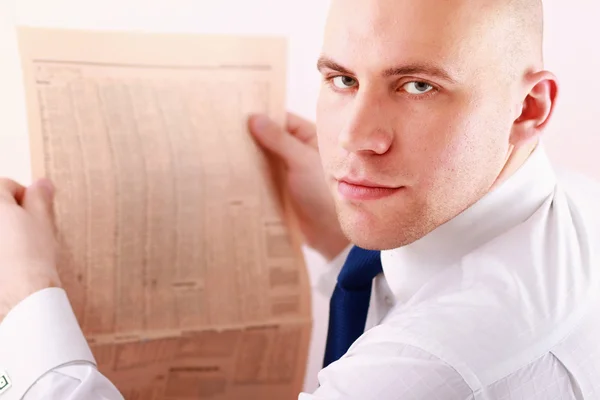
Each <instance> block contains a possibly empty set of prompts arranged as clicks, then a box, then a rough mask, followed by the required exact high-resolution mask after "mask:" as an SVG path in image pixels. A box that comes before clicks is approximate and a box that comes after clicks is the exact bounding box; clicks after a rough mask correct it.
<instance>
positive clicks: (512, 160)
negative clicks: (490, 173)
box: [490, 140, 539, 190]
mask: <svg viewBox="0 0 600 400" xmlns="http://www.w3.org/2000/svg"><path fill="white" fill-rule="evenodd" d="M538 144H539V141H538V140H533V141H531V142H529V143H525V144H522V145H521V146H519V147H515V146H512V145H511V148H510V150H509V152H508V155H507V157H506V163H505V164H504V168H502V171H500V174H499V175H498V178H497V179H496V181H495V182H494V184H493V185H492V187H491V189H490V190H493V189H495V188H496V187H497V186H498V185H500V184H501V183H502V182H504V181H506V180H507V179H508V178H510V177H511V176H513V175H514V173H515V172H517V171H518V170H519V168H521V167H522V166H523V164H524V163H525V161H527V159H528V158H529V156H530V155H531V153H533V151H534V150H535V149H536V147H537V146H538Z"/></svg>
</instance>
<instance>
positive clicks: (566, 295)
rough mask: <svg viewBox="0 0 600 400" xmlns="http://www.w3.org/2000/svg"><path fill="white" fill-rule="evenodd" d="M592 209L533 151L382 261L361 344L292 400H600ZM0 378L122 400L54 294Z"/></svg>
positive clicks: (24, 315) (12, 394) (18, 311)
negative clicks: (475, 198) (469, 202)
mask: <svg viewBox="0 0 600 400" xmlns="http://www.w3.org/2000/svg"><path fill="white" fill-rule="evenodd" d="M573 179H575V180H573ZM558 182H560V183H558ZM598 200H600V187H599V186H598V185H596V184H595V183H592V182H589V181H587V180H585V179H583V178H580V177H573V176H569V177H566V178H565V177H561V179H560V180H559V179H557V178H556V176H555V174H554V172H553V169H552V167H551V165H550V163H549V161H548V160H547V158H546V156H545V153H544V151H543V150H542V149H541V148H538V149H537V150H536V151H535V152H534V153H533V155H532V156H531V157H530V159H529V160H528V161H527V162H526V163H525V165H524V166H523V167H522V168H521V169H520V170H519V171H517V173H516V174H515V175H513V176H512V177H511V178H510V179H509V180H507V181H506V182H505V183H503V184H502V185H500V186H499V187H497V188H496V189H494V190H493V191H492V192H491V193H489V194H488V195H487V196H485V197H484V198H483V199H481V200H480V201H479V202H477V203H476V204H475V205H474V206H472V207H470V208H469V209H468V210H466V211H465V212H464V213H462V214H461V215H459V216H458V217H456V218H454V219H453V220H451V221H450V222H448V223H446V224H444V225H443V226H441V227H439V228H438V229H436V230H435V231H433V232H432V233H430V234H429V235H427V236H426V237H424V238H422V239H421V240H419V241H417V242H415V243H413V244H411V245H409V246H405V247H403V248H400V249H395V250H391V251H384V252H382V255H381V257H382V264H383V270H384V274H383V275H381V276H380V277H378V278H376V279H375V281H374V286H375V288H374V292H373V297H372V301H371V307H370V310H369V317H368V320H367V328H368V329H367V331H366V332H365V334H364V335H363V336H362V337H361V338H359V339H358V340H357V341H356V342H355V343H354V345H353V346H352V347H351V348H350V350H349V351H348V353H347V354H346V355H345V356H344V357H342V358H341V359H340V360H339V361H337V362H335V363H333V364H331V365H330V366H329V367H327V368H325V369H324V370H322V371H321V373H320V374H319V382H320V387H319V388H318V389H317V391H316V392H315V393H314V394H301V395H300V399H301V400H325V399H327V400H330V399H361V400H370V399H373V400H375V399H377V400H388V399H390V400H391V399H402V400H406V399H418V400H423V399H443V400H454V399H456V400H466V399H477V400H479V399H489V400H492V399H493V400H504V399H506V400H508V399H510V400H517V399H524V400H525V399H526V400H553V399H556V400H568V399H578V400H580V399H586V400H588V399H600V298H599V297H600V290H599V289H600V288H599V282H600V259H599V255H598V249H599V248H600V232H599V229H600V206H598V205H597V204H598ZM346 254H347V252H346V253H344V254H343V255H342V256H340V258H339V259H338V260H337V262H336V263H337V268H338V269H339V267H340V266H341V262H342V261H343V259H344V258H345V255H346ZM335 272H336V271H335V268H334V269H332V270H331V271H330V274H329V275H330V276H335V275H336V273H335ZM331 285H333V282H330V285H329V286H331ZM325 290H331V287H328V288H326V289H325ZM0 371H5V373H6V376H7V377H8V378H9V379H10V381H11V383H12V387H10V388H8V389H6V388H5V389H0V400H17V399H21V398H24V399H25V400H41V399H50V400H84V399H85V400H117V399H122V397H121V395H120V394H119V393H118V391H117V390H116V389H114V387H113V386H112V384H111V383H110V382H109V381H108V380H106V379H105V378H104V377H103V376H102V375H101V374H100V373H99V372H98V371H97V370H96V369H95V366H94V359H93V357H92V355H91V353H90V351H89V348H88V347H87V344H86V342H85V340H84V339H83V336H82V334H81V331H80V330H79V327H78V325H77V323H76V321H75V318H74V316H73V313H72V311H71V309H70V306H69V303H68V301H67V298H66V296H65V294H64V291H62V290H61V289H46V290H44V291H41V292H38V293H36V294H34V295H32V296H31V297H29V298H28V299H26V300H25V301H23V302H22V303H21V304H19V306H17V307H16V308H15V309H14V310H13V311H11V313H10V314H9V315H8V316H7V318H6V319H5V320H4V322H3V323H2V324H1V325H0ZM1 373H2V372H0V374H1ZM1 387H2V378H1V377H0V388H1ZM3 390H4V392H3ZM24 394H25V397H23V395H24ZM282 400H283V399H282Z"/></svg>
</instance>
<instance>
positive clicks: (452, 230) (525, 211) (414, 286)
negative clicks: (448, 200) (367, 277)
mask: <svg viewBox="0 0 600 400" xmlns="http://www.w3.org/2000/svg"><path fill="white" fill-rule="evenodd" d="M555 185H556V177H555V175H554V171H553V168H552V165H551V164H550V161H549V159H548V157H547V156H546V153H545V151H544V150H543V148H542V146H541V145H539V146H538V147H537V148H536V149H535V150H534V151H533V153H532V154H531V155H530V156H529V158H528V159H527V161H525V163H524V164H523V165H522V166H521V168H519V169H518V170H517V171H516V172H515V173H514V174H513V175H512V176H511V177H510V178H508V179H507V180H506V181H504V182H503V183H501V184H500V185H498V186H497V187H496V188H495V189H493V190H492V191H490V192H489V193H488V194H486V195H485V196H484V197H482V198H481V199H480V200H479V201H478V202H476V203H475V204H474V205H472V206H471V207H469V208H468V209H466V210H465V211H463V212H462V213H461V214H459V215H458V216H456V217H455V218H453V219H452V220H450V221H448V222H447V223H445V224H443V225H441V226H440V227H438V228H437V229H435V230H434V231H432V232H430V233H429V234H428V235H426V236H424V237H423V238H421V239H419V240H417V241H416V242H414V243H411V244H409V245H407V246H404V247H400V248H397V249H393V250H386V251H382V252H381V261H382V265H383V272H384V275H385V278H386V281H387V284H388V286H389V288H390V289H391V291H392V292H393V294H394V297H395V298H396V300H397V301H400V302H405V301H407V300H408V299H409V298H410V297H412V296H413V295H414V294H415V293H416V292H417V291H418V290H419V289H420V288H421V287H422V286H423V284H425V282H426V281H427V280H429V279H431V278H432V277H433V276H434V275H435V274H436V273H438V272H439V271H440V270H441V269H443V268H445V267H447V266H450V265H452V264H454V263H456V262H457V261H458V260H460V259H461V258H462V257H464V256H465V255H466V254H468V253H470V252H472V251H473V250H475V249H476V248H478V247H480V246H481V245H483V244H485V243H486V242H488V241H490V240H491V239H493V238H495V237H497V236H499V235H501V234H502V233H504V232H506V231H507V230H509V229H510V228H512V227H514V226H516V225H518V224H520V223H522V222H524V221H525V220H526V219H527V218H529V217H530V216H531V215H532V214H533V213H534V212H535V211H536V210H537V209H538V208H539V207H540V206H541V205H542V203H543V202H544V200H546V199H547V198H548V196H550V195H551V194H552V193H553V191H554V187H555Z"/></svg>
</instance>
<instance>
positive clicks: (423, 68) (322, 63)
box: [317, 57, 456, 83]
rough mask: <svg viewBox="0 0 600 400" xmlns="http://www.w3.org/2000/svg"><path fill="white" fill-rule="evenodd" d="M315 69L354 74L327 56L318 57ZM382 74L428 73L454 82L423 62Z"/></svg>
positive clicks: (389, 70)
mask: <svg viewBox="0 0 600 400" xmlns="http://www.w3.org/2000/svg"><path fill="white" fill-rule="evenodd" d="M317 69H318V70H319V71H322V70H323V69H331V70H333V71H337V72H339V73H342V74H347V75H354V73H353V72H352V71H351V70H350V69H349V68H346V67H344V66H343V65H341V64H339V63H337V62H335V61H334V60H332V59H330V58H328V57H320V58H319V61H318V62H317ZM382 75H383V77H385V78H389V77H391V76H396V75H429V76H435V77H438V78H441V79H444V80H446V81H448V82H451V83H456V80H455V79H453V78H452V77H451V76H450V74H449V73H448V72H446V71H445V70H444V69H443V68H440V67H437V66H435V65H430V64H424V63H415V64H408V65H404V66H401V67H394V68H388V69H386V70H385V71H383V74H382Z"/></svg>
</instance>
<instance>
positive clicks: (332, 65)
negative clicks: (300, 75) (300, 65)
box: [317, 57, 354, 75]
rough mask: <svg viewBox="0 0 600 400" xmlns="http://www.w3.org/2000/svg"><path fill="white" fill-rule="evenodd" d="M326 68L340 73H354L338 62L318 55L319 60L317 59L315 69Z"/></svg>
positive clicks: (321, 69)
mask: <svg viewBox="0 0 600 400" xmlns="http://www.w3.org/2000/svg"><path fill="white" fill-rule="evenodd" d="M326 68H327V69H331V70H333V71H337V72H340V73H342V74H347V75H354V73H353V72H352V71H350V70H349V69H348V68H346V67H344V66H342V65H340V64H338V63H337V62H335V61H333V60H332V59H331V58H328V57H319V61H317V69H318V70H319V71H323V70H324V69H326Z"/></svg>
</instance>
